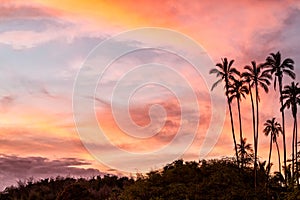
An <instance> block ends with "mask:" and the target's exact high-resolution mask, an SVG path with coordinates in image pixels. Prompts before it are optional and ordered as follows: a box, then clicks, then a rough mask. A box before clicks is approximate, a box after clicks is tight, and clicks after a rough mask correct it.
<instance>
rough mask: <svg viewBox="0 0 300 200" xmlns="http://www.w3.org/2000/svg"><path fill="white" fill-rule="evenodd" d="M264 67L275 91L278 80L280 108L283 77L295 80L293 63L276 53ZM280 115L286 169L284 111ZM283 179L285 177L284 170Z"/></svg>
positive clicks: (267, 59) (268, 59)
mask: <svg viewBox="0 0 300 200" xmlns="http://www.w3.org/2000/svg"><path fill="white" fill-rule="evenodd" d="M265 65H266V66H267V67H269V69H268V70H266V72H270V73H271V74H274V76H275V77H274V89H276V83H277V79H278V83H279V84H278V85H279V86H278V87H279V94H280V104H281V107H282V106H283V99H282V81H283V75H284V74H285V75H287V76H289V77H291V78H292V79H295V76H296V75H295V73H294V72H293V70H294V61H293V60H292V59H291V58H286V59H284V60H282V58H281V54H280V52H279V51H278V52H277V53H276V54H275V53H271V54H270V55H269V56H268V57H267V58H266V62H265ZM281 115H282V138H283V159H284V168H285V169H287V166H286V142H285V125H284V110H282V111H281ZM284 174H285V178H286V176H287V173H286V170H285V173H284Z"/></svg>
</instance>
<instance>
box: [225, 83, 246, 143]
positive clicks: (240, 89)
mask: <svg viewBox="0 0 300 200" xmlns="http://www.w3.org/2000/svg"><path fill="white" fill-rule="evenodd" d="M245 83H246V82H245V81H244V80H242V79H235V78H233V83H232V84H231V85H230V86H229V89H228V95H229V101H230V102H232V101H233V99H236V102H237V106H238V116H239V125H240V142H241V143H240V144H242V141H243V129H242V117H241V105H240V102H241V101H242V97H243V98H246V95H247V94H249V90H248V87H247V86H246V84H245Z"/></svg>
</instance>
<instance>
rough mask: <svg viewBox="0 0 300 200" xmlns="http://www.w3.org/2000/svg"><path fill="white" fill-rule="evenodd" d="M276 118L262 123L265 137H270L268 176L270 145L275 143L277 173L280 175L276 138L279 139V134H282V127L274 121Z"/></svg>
mask: <svg viewBox="0 0 300 200" xmlns="http://www.w3.org/2000/svg"><path fill="white" fill-rule="evenodd" d="M275 120H276V118H275V117H273V118H272V119H271V120H270V119H269V120H267V121H266V122H265V123H264V126H265V128H264V130H263V132H264V134H265V136H269V135H270V151H269V164H268V166H269V167H268V174H269V173H270V168H271V155H272V144H273V143H275V144H276V148H277V154H278V167H279V172H280V173H281V165H280V152H279V147H278V143H277V137H279V133H282V127H281V125H280V123H278V122H276V121H275Z"/></svg>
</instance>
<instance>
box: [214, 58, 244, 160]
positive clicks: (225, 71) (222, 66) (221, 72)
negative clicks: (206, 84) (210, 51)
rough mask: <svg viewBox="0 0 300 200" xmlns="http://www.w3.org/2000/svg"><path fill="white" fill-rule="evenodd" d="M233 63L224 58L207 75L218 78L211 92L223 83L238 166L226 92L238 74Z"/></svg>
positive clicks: (229, 103) (230, 112)
mask: <svg viewBox="0 0 300 200" xmlns="http://www.w3.org/2000/svg"><path fill="white" fill-rule="evenodd" d="M233 62H234V60H230V61H229V62H228V60H227V58H224V59H222V63H217V64H216V68H214V69H211V70H210V72H209V73H210V74H216V77H217V78H219V79H218V81H217V82H215V83H214V84H213V85H212V88H211V90H213V89H214V88H215V87H216V86H217V85H218V84H219V83H221V82H222V81H224V83H225V95H226V97H227V104H228V109H229V114H230V122H231V131H232V138H233V142H234V149H235V155H236V160H237V164H238V166H239V156H238V151H237V145H236V139H235V132H234V123H233V115H232V108H231V102H230V101H229V95H228V90H229V86H230V82H231V80H232V79H233V77H234V75H239V74H240V72H239V71H238V70H237V69H235V68H234V67H232V64H233Z"/></svg>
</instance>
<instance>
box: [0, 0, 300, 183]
mask: <svg viewBox="0 0 300 200" xmlns="http://www.w3.org/2000/svg"><path fill="white" fill-rule="evenodd" d="M145 27H148V28H149V27H157V28H162V29H164V30H171V31H175V32H176V33H178V34H182V35H184V36H186V37H189V38H190V40H193V41H195V42H196V43H198V44H199V47H201V48H202V50H203V52H200V54H197V51H196V50H195V51H194V49H193V48H189V47H190V46H189V45H188V44H187V43H185V42H183V41H180V40H179V39H178V41H172V39H173V38H172V37H171V38H168V39H167V37H164V38H161V37H162V36H160V35H153V34H152V35H151V33H152V32H150V33H149V35H150V37H151V39H153V41H150V43H151V42H152V45H154V46H163V45H165V44H168V42H174V46H176V47H177V50H178V49H181V50H182V51H183V50H185V51H186V53H187V55H191V56H194V57H197V58H202V56H203V63H202V64H203V65H201V66H198V67H199V68H200V69H201V72H203V73H204V72H205V74H202V76H198V75H197V74H196V71H195V70H194V68H193V66H192V63H189V62H188V61H189V60H188V61H186V60H184V59H182V57H180V56H178V55H176V54H172V53H170V52H166V51H160V50H157V49H154V50H140V51H137V52H133V53H129V54H128V55H123V56H122V57H120V58H118V59H117V60H116V61H114V62H113V63H112V64H111V65H110V66H109V69H108V70H107V71H106V72H105V74H104V75H103V76H102V79H100V80H98V79H97V80H98V81H99V82H98V85H97V87H96V88H92V89H93V90H91V91H92V92H91V91H89V90H84V91H83V92H82V93H81V92H79V93H78V94H80V96H79V97H78V96H77V97H78V98H77V97H76V100H75V101H74V97H73V91H75V93H76V87H77V82H76V81H78V79H76V77H77V74H78V73H79V72H80V70H82V69H84V70H86V73H93V75H94V76H99V77H100V74H99V73H96V72H95V71H93V70H96V69H97V68H96V66H97V64H98V63H97V62H98V61H99V60H97V59H96V61H95V60H94V61H90V60H89V58H90V57H91V55H93V54H91V52H92V50H93V49H94V48H95V47H96V46H97V45H99V44H100V43H101V42H103V41H106V40H107V39H109V38H111V37H116V35H118V34H120V33H124V32H126V31H130V30H136V29H138V28H145ZM299 34H300V3H299V1H296V0H295V1H293V0H286V1H271V0H267V1H259V0H255V1H253V0H245V1H244V0H243V1H225V0H224V1H222V0H220V1H208V0H207V1H196V0H195V1H175V0H173V1H172V0H166V1H159V0H153V1H146V0H141V1H129V0H128V1H121V0H116V1H106V0H103V1H98V0H87V1H79V0H78V1H76V0H28V1H22V0H0V85H1V86H0V129H1V131H0V180H1V181H0V189H3V188H4V187H5V186H7V185H11V184H15V182H16V180H18V179H26V178H27V177H31V176H32V177H36V178H41V177H49V176H53V177H55V176H56V175H64V176H66V175H73V176H92V175H97V174H99V173H101V174H102V173H113V174H125V175H128V174H129V173H133V174H134V173H136V172H146V171H149V170H152V169H158V168H160V167H162V166H163V165H164V164H166V163H168V162H170V160H172V158H173V157H174V158H175V157H176V155H177V153H175V152H177V151H178V149H179V153H182V155H180V156H179V157H178V158H184V159H185V160H199V159H203V158H206V159H208V158H220V157H223V156H233V155H234V151H233V142H232V136H231V131H230V121H229V115H228V113H227V115H226V118H225V121H224V124H223V118H222V113H224V112H225V102H224V97H223V96H224V95H223V92H222V89H223V86H221V85H220V86H219V87H218V89H217V90H216V91H212V92H210V88H211V85H212V83H213V82H214V81H215V77H214V76H212V75H211V76H210V75H208V71H209V69H211V68H213V67H214V64H215V63H217V62H220V61H221V58H223V57H228V58H229V59H235V63H234V65H235V67H236V68H238V69H242V68H243V67H244V66H245V65H249V64H250V62H251V61H252V60H256V61H257V62H263V61H264V60H265V58H266V57H267V56H268V55H269V54H270V53H272V52H277V51H280V52H281V53H282V55H283V57H290V58H292V59H293V60H294V61H295V73H296V75H297V76H298V77H297V78H296V82H299V76H300V67H299V66H298V65H299V63H300V48H299V44H300V37H299ZM145 37H146V36H145ZM116 41H117V40H116ZM121 42H122V43H117V45H114V46H112V48H108V49H107V51H106V53H105V55H103V54H98V55H97V56H99V59H100V60H101V59H103V60H105V59H107V58H108V57H109V56H112V55H114V53H116V51H119V49H122V48H131V47H132V46H134V47H136V48H137V47H141V41H140V40H139V38H138V37H137V38H135V37H133V38H130V37H129V38H128V40H125V41H121ZM150 46H151V44H150ZM116 48H117V49H116ZM168 50H170V51H173V50H176V48H175V47H173V46H169V49H168ZM94 52H95V51H94ZM96 52H97V50H96ZM89 56H90V57H89ZM105 56H106V57H105ZM101 57H102V58H101ZM209 57H210V59H211V60H206V58H209ZM96 58H97V57H96ZM154 62H155V63H157V64H158V65H154V66H153V65H152V66H148V68H147V66H146V67H145V68H142V69H143V70H142V71H141V73H139V71H138V70H137V71H135V72H136V74H133V75H132V77H129V78H127V79H126V81H125V82H122V81H121V80H120V78H122V76H125V75H127V73H128V72H129V71H130V70H132V71H130V72H134V70H133V69H134V68H135V67H137V66H139V67H140V66H143V65H144V64H149V63H154ZM91 63H93V64H95V66H93V67H94V68H92V67H91V68H92V70H90V71H89V69H90V68H88V67H90V66H89V65H90V64H91ZM99 63H101V61H99ZM159 64H161V65H167V66H169V68H168V69H171V68H172V69H173V68H174V69H176V70H177V75H178V76H177V75H173V74H172V73H171V74H169V71H164V70H163V68H160V67H159V66H160V65H159ZM84 72H85V71H84ZM206 72H207V73H206ZM199 77H200V78H199ZM201 77H202V78H201ZM152 78H153V82H154V83H156V82H155V81H163V82H164V83H165V85H164V86H166V85H168V86H169V87H170V88H171V90H168V89H170V88H167V87H162V85H158V84H148V85H143V82H142V81H145V82H146V80H148V79H149V81H150V80H152ZM177 78H178V79H177ZM181 78H182V79H184V80H186V81H187V82H188V83H189V84H190V85H189V86H191V89H192V91H193V95H195V96H193V95H189V94H190V93H189V91H187V90H185V88H184V87H183V86H182V85H181V82H180V81H178V80H179V79H180V80H181ZM84 80H85V81H86V82H83V83H82V82H81V84H83V85H85V86H87V87H88V86H90V85H89V84H90V82H89V80H88V79H84ZM290 82H291V80H290V79H285V80H284V83H286V84H287V83H290ZM118 83H119V85H118ZM136 85H137V86H139V87H140V89H137V88H136V89H137V90H136V91H130V90H129V89H130V88H131V87H133V86H136ZM117 86H119V87H121V90H122V91H123V92H120V93H118V94H117V95H115V96H114V92H115V91H116V90H114V88H115V87H117ZM74 87H75V88H74ZM124 91H126V92H124ZM127 91H129V92H130V93H127ZM134 92H135V93H134ZM190 92H191V91H190ZM176 94H178V95H176ZM187 94H188V95H187ZM118 95H120V96H118ZM130 95H132V96H130ZM127 97H132V99H128V98H127ZM178 97H180V98H182V99H181V100H183V101H185V102H182V101H179V100H178ZM111 98H113V99H111ZM78 99H79V100H78ZM195 99H196V103H195V101H194V100H195ZM72 102H73V103H74V102H75V103H74V104H73V103H72ZM88 102H91V103H93V104H95V107H94V112H93V113H84V112H83V111H85V110H86V107H85V103H88ZM214 102H218V106H214V107H213V106H212V105H214ZM81 103H82V104H81ZM127 103H129V106H127ZM111 104H114V105H116V107H117V113H115V115H117V117H119V120H121V121H122V120H123V121H122V124H118V123H116V121H115V120H114V115H113V111H112V110H111ZM154 104H155V105H156V106H152V107H151V105H154ZM158 104H159V105H160V106H157V105H158ZM79 105H80V106H79ZM197 106H198V108H197ZM233 106H234V116H235V119H237V111H236V109H235V108H236V107H235V104H233ZM73 107H79V111H80V112H79V116H78V115H77V114H78V113H75V114H74V110H73ZM150 107H151V108H150ZM162 108H164V109H165V111H164V112H162ZM127 109H129V111H130V117H131V119H130V118H126V117H128V116H125V115H126V111H127ZM214 109H217V111H216V110H214ZM183 110H184V111H185V113H187V115H186V116H184V117H186V118H187V119H185V120H182V119H184V118H183V117H182V116H181V114H182V112H183ZM260 110H261V113H260V127H259V130H260V141H259V153H258V154H259V156H260V158H261V160H267V157H268V151H269V138H267V137H265V136H264V135H263V134H262V128H263V122H264V121H265V120H266V119H269V118H272V117H273V116H274V117H277V119H278V120H279V121H280V120H281V118H280V117H281V115H280V112H279V96H278V94H277V93H275V92H274V90H273V85H272V86H271V87H270V92H269V94H268V95H265V94H264V93H263V92H262V91H261V103H260ZM118 111H124V112H118ZM196 111H199V112H196ZM214 112H216V113H217V117H213V115H214V114H213V113H214ZM242 113H243V118H242V120H243V129H244V136H245V137H247V139H248V140H247V141H248V142H249V143H253V137H252V126H251V125H252V121H251V120H252V116H251V107H250V98H247V99H246V100H243V101H242ZM85 114H86V115H85ZM74 115H75V116H74ZM149 115H150V116H149ZM286 116H287V117H286V118H287V120H286V121H287V123H286V127H287V128H286V131H287V141H288V145H289V144H290V140H291V132H292V118H291V114H290V111H286ZM76 117H78V118H80V120H79V121H77V122H76V123H75V121H74V118H75V119H76ZM151 117H153V118H151ZM78 118H77V119H78ZM91 118H94V119H91ZM95 119H96V120H97V122H98V125H99V127H101V128H102V130H103V132H105V134H106V137H107V138H108V139H109V141H110V142H111V145H107V144H104V143H103V141H95V140H94V139H95V138H90V139H91V141H83V140H86V139H87V138H83V137H82V135H84V136H86V135H89V134H91V135H93V134H94V133H96V132H97V131H98V129H95V127H94V125H93V123H92V121H95ZM151 119H152V121H151ZM212 119H213V120H212ZM149 124H150V126H148V127H147V125H149ZM132 125H134V126H133V127H132ZM136 125H138V126H139V127H146V128H145V129H143V128H141V129H138V130H139V131H136ZM236 125H237V123H236ZM120 126H121V127H120ZM180 127H185V128H184V129H183V136H181V137H180V138H179V139H178V140H176V139H174V138H176V137H175V136H176V134H177V132H178V131H179V129H180ZM194 127H196V132H195V134H194V135H193V131H194V130H193V128H194ZM236 128H237V127H236ZM124 130H127V133H126V134H125V133H124ZM218 130H220V131H221V132H220V135H219V134H218V133H217V132H218ZM78 131H79V133H78ZM85 131H86V132H85ZM214 131H215V132H214ZM87 137H88V136H87ZM189 139H193V140H192V144H191V145H190V146H189V145H188V148H187V149H184V151H183V150H182V148H183V147H182V146H185V145H186V144H188V143H189V142H188V140H189ZM205 139H206V140H207V141H206V142H208V143H209V142H210V141H212V144H214V141H216V144H215V145H213V148H212V149H210V148H208V149H207V151H209V154H207V155H206V154H205V156H204V157H202V156H200V152H201V151H205V150H203V148H206V146H205V145H204V146H203V144H204V143H205V142H204V141H205ZM89 142H93V145H91V146H93V147H92V148H93V149H94V151H93V152H91V149H88V148H86V146H85V145H86V143H89ZM281 142H282V140H281V138H280V139H279V144H280V147H282V143H281ZM114 147H116V148H117V149H121V150H122V151H124V152H127V153H128V152H129V153H131V154H134V155H137V154H138V155H139V156H136V157H134V156H133V157H126V156H125V155H124V154H122V153H120V154H119V153H118V151H116V150H114ZM165 147H170V148H168V149H167V150H166V151H162V152H161V153H158V154H157V155H156V156H155V158H154V157H151V156H148V157H147V155H149V154H147V153H149V152H154V151H159V150H160V149H163V148H165ZM201 148H202V149H201ZM274 148H275V146H274ZM95 152H97V153H96V154H97V155H95ZM290 152H291V148H290V146H288V156H289V155H290ZM99 155H100V156H99ZM282 156H283V154H282ZM99 157H100V158H101V159H102V160H101V159H99ZM176 158H177V157H176ZM153 159H155V161H153ZM272 160H273V162H274V164H275V163H276V162H277V155H276V154H275V153H273V156H272ZM101 161H102V162H101Z"/></svg>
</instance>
